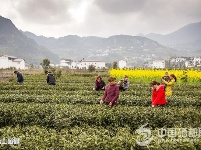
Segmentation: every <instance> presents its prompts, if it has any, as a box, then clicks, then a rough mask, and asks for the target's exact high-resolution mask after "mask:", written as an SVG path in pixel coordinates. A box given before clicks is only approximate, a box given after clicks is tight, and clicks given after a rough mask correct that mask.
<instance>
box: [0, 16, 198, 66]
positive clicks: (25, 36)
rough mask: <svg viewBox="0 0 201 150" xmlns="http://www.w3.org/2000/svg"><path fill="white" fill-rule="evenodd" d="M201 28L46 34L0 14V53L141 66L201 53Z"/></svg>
mask: <svg viewBox="0 0 201 150" xmlns="http://www.w3.org/2000/svg"><path fill="white" fill-rule="evenodd" d="M200 31H201V23H194V24H189V25H187V26H185V27H183V28H181V29H179V30H177V31H175V32H173V33H170V34H168V35H160V34H153V33H152V34H148V35H141V36H130V35H114V36H110V37H108V38H103V37H96V36H87V37H80V36H77V35H68V36H65V37H60V38H53V37H49V38H48V37H44V36H37V35H35V34H33V33H31V32H23V31H21V30H18V29H17V28H16V27H15V25H14V24H13V23H12V21H11V20H9V19H6V18H3V17H1V16H0V54H7V55H14V56H17V57H20V58H23V59H25V60H26V62H28V63H34V64H39V63H40V62H41V61H42V59H44V58H49V59H50V60H51V63H59V59H62V58H63V59H73V60H77V61H79V60H81V59H83V58H84V59H85V60H87V59H88V60H101V61H105V62H113V61H118V60H121V59H123V60H126V61H127V62H128V64H129V66H143V64H144V63H146V62H147V61H152V60H155V59H167V58H169V57H171V56H181V54H182V56H197V55H201V46H200V43H201V34H200ZM163 45H164V46H163Z"/></svg>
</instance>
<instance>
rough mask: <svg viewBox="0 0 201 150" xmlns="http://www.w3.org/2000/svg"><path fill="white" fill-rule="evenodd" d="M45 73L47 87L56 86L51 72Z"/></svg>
mask: <svg viewBox="0 0 201 150" xmlns="http://www.w3.org/2000/svg"><path fill="white" fill-rule="evenodd" d="M45 73H46V74H47V79H46V81H47V84H49V85H56V80H55V77H54V75H53V74H52V73H51V72H48V71H45Z"/></svg>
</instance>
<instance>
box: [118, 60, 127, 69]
mask: <svg viewBox="0 0 201 150" xmlns="http://www.w3.org/2000/svg"><path fill="white" fill-rule="evenodd" d="M118 66H119V68H126V61H124V60H120V61H119V62H118Z"/></svg>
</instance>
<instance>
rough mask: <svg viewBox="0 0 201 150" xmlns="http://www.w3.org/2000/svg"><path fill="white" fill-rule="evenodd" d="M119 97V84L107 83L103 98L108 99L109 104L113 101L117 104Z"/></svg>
mask: <svg viewBox="0 0 201 150" xmlns="http://www.w3.org/2000/svg"><path fill="white" fill-rule="evenodd" d="M118 98H119V86H118V85H117V84H114V85H107V86H106V89H105V93H104V95H103V97H102V100H103V101H104V100H105V99H106V103H107V104H109V103H110V102H112V105H117V99H118Z"/></svg>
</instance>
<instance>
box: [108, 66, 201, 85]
mask: <svg viewBox="0 0 201 150" xmlns="http://www.w3.org/2000/svg"><path fill="white" fill-rule="evenodd" d="M165 72H168V74H169V75H170V74H174V75H175V76H176V77H177V82H179V83H182V82H183V81H184V80H182V78H184V77H187V82H188V83H196V84H199V83H201V71H199V70H193V69H189V70H176V69H174V70H159V69H111V70H109V74H110V76H114V77H116V78H117V79H120V78H123V77H124V76H125V75H127V76H128V77H129V79H130V80H131V81H134V82H142V83H149V82H150V81H153V80H156V81H160V80H161V78H162V77H163V76H164V75H165Z"/></svg>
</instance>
